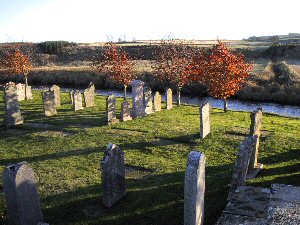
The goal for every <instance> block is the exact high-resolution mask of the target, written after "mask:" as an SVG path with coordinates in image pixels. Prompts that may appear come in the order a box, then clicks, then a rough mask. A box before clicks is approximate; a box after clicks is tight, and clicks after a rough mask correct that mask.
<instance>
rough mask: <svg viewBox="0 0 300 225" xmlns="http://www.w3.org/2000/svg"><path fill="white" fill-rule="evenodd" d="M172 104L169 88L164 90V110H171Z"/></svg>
mask: <svg viewBox="0 0 300 225" xmlns="http://www.w3.org/2000/svg"><path fill="white" fill-rule="evenodd" d="M172 104H173V95H172V90H171V88H168V89H167V90H166V109H168V110H169V109H172V106H173V105H172Z"/></svg>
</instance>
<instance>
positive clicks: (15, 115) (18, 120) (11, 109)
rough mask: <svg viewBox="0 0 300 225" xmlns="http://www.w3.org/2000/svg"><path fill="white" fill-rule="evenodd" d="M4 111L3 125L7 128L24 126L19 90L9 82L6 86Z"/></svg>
mask: <svg viewBox="0 0 300 225" xmlns="http://www.w3.org/2000/svg"><path fill="white" fill-rule="evenodd" d="M4 109H5V117H4V120H3V123H4V126H5V127H10V126H14V125H18V124H23V122H24V120H23V117H22V115H21V111H20V105H19V101H18V94H17V88H16V85H15V83H13V82H9V83H7V84H6V85H5V86H4Z"/></svg>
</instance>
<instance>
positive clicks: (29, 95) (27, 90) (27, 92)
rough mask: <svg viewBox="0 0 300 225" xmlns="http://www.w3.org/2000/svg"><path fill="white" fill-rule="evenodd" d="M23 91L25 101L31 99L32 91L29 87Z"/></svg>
mask: <svg viewBox="0 0 300 225" xmlns="http://www.w3.org/2000/svg"><path fill="white" fill-rule="evenodd" d="M25 89H26V93H25V99H26V100H29V99H33V97H32V91H31V86H27V87H25Z"/></svg>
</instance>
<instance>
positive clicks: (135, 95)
mask: <svg viewBox="0 0 300 225" xmlns="http://www.w3.org/2000/svg"><path fill="white" fill-rule="evenodd" d="M130 85H131V87H132V117H133V118H138V117H141V116H145V108H144V88H143V86H144V82H143V81H141V80H134V81H132V82H131V84H130Z"/></svg>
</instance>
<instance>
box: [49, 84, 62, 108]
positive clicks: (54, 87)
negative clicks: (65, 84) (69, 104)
mask: <svg viewBox="0 0 300 225" xmlns="http://www.w3.org/2000/svg"><path fill="white" fill-rule="evenodd" d="M50 91H54V96H55V102H56V107H60V87H59V86H57V85H52V86H51V87H50Z"/></svg>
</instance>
